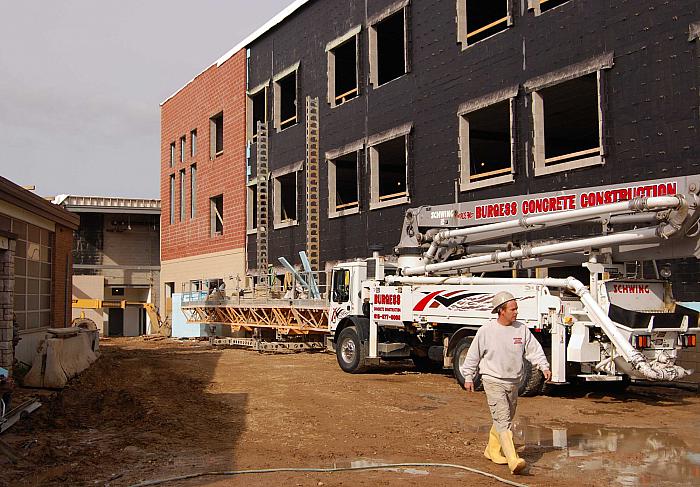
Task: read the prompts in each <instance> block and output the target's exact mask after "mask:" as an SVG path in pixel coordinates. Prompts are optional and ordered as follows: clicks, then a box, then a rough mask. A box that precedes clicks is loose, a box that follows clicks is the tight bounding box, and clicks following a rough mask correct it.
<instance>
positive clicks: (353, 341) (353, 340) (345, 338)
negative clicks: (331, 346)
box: [335, 326, 367, 374]
mask: <svg viewBox="0 0 700 487" xmlns="http://www.w3.org/2000/svg"><path fill="white" fill-rule="evenodd" d="M335 356H336V357H337V359H338V365H340V368H341V369H343V370H344V371H345V372H347V373H349V374H359V373H362V372H364V371H365V370H367V366H366V365H365V356H366V353H365V347H363V346H362V341H361V340H360V336H359V335H358V334H357V329H356V328H355V327H354V326H348V327H347V328H345V329H344V330H343V331H341V332H340V335H338V343H337V344H336V346H335Z"/></svg>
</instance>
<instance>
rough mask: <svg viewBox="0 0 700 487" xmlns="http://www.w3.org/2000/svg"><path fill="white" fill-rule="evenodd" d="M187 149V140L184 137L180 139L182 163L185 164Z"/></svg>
mask: <svg viewBox="0 0 700 487" xmlns="http://www.w3.org/2000/svg"><path fill="white" fill-rule="evenodd" d="M185 147H187V139H186V137H185V136H184V135H183V136H182V137H180V162H185Z"/></svg>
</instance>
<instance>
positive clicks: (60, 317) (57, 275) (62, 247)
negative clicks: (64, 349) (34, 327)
mask: <svg viewBox="0 0 700 487" xmlns="http://www.w3.org/2000/svg"><path fill="white" fill-rule="evenodd" d="M72 249H73V230H71V229H69V228H67V227H64V226H62V225H58V224H57V225H56V232H55V234H54V246H53V251H54V256H53V265H52V266H51V274H52V275H51V279H52V283H53V295H52V298H51V301H52V306H51V326H52V327H53V328H64V327H66V326H70V324H71V319H72V318H71V314H72V311H71V310H72V303H71V299H72V297H71V295H72V288H73V283H72V277H73V254H72Z"/></svg>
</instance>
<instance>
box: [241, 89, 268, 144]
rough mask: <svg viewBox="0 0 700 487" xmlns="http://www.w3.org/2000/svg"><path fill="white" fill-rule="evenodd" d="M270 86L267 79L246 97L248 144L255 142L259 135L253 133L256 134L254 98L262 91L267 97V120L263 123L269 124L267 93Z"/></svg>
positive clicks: (266, 97) (249, 91) (266, 99)
mask: <svg viewBox="0 0 700 487" xmlns="http://www.w3.org/2000/svg"><path fill="white" fill-rule="evenodd" d="M269 85H270V80H269V79H266V80H265V81H263V82H262V83H260V84H259V85H258V86H256V87H255V88H253V89H251V90H248V92H247V96H246V138H247V140H248V142H253V141H255V140H256V139H257V138H258V135H257V134H255V135H253V133H254V132H255V130H254V127H253V97H254V96H256V95H258V94H260V92H261V91H263V90H264V95H265V109H264V110H265V119H264V122H263V123H267V122H268V119H267V111H268V110H267V102H268V93H267V88H268V86H269Z"/></svg>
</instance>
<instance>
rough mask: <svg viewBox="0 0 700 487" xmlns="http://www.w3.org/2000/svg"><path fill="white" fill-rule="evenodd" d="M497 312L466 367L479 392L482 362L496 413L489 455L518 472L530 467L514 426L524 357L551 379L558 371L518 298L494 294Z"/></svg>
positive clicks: (468, 385) (470, 386)
mask: <svg viewBox="0 0 700 487" xmlns="http://www.w3.org/2000/svg"><path fill="white" fill-rule="evenodd" d="M491 312H492V313H494V314H497V315H498V317H497V319H495V320H493V321H491V322H490V323H489V324H487V325H485V326H482V327H481V328H479V330H478V331H477V332H476V336H475V337H474V340H473V341H472V344H471V346H470V347H469V351H468V352H467V357H466V359H465V361H464V364H463V365H462V370H461V372H462V374H463V375H464V388H465V389H466V390H467V391H469V392H474V374H475V373H476V370H477V367H478V369H479V372H480V373H481V380H482V382H483V384H484V391H485V392H486V400H487V402H488V405H489V409H490V410H491V417H492V418H493V425H492V426H491V431H490V432H489V442H488V445H487V446H486V450H485V451H484V455H485V456H486V458H488V459H489V460H491V461H493V462H494V463H497V464H499V465H504V464H506V463H507V464H508V468H510V471H511V473H513V474H518V473H521V472H522V471H523V470H525V468H526V467H527V463H526V462H525V460H523V459H522V458H520V457H518V454H517V452H516V451H515V445H514V444H513V431H512V427H513V416H515V408H516V406H517V403H518V387H519V385H520V382H521V380H522V375H523V365H524V359H525V360H528V361H529V362H531V363H532V364H534V365H535V366H536V367H537V368H538V369H540V370H541V371H542V374H543V375H544V378H545V379H546V380H549V379H551V378H552V373H551V372H550V370H549V362H548V361H547V357H545V355H544V351H543V350H542V346H541V345H540V344H539V342H538V341H537V340H536V339H535V337H534V336H532V333H530V330H529V329H528V328H527V326H526V325H525V324H523V323H521V322H519V321H516V319H517V317H518V303H517V301H516V299H515V297H514V296H513V295H512V294H510V293H509V292H505V291H503V292H499V293H498V294H496V296H494V298H493V302H492V311H491Z"/></svg>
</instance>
